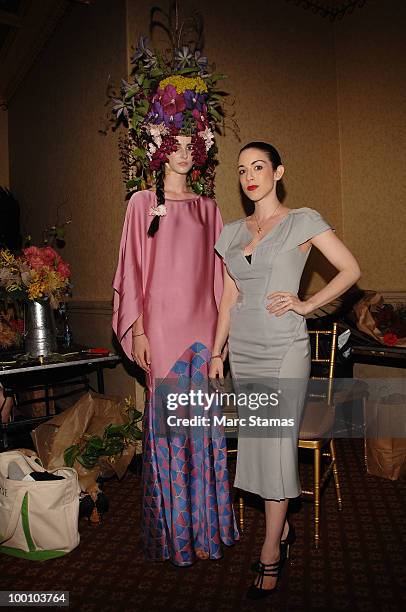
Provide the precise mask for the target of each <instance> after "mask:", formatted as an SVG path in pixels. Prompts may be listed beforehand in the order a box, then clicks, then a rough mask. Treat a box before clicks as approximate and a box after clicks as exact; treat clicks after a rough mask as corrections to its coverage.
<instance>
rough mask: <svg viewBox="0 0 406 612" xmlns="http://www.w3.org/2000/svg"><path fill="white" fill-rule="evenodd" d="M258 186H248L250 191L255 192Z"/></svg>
mask: <svg viewBox="0 0 406 612" xmlns="http://www.w3.org/2000/svg"><path fill="white" fill-rule="evenodd" d="M257 187H258V185H248V187H247V190H248V191H254V189H257Z"/></svg>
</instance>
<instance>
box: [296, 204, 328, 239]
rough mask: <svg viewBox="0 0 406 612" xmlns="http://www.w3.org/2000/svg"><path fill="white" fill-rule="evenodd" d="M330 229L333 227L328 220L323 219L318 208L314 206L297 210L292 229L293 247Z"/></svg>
mask: <svg viewBox="0 0 406 612" xmlns="http://www.w3.org/2000/svg"><path fill="white" fill-rule="evenodd" d="M329 229H333V228H332V227H331V225H330V224H329V223H327V221H325V220H324V219H323V217H322V216H321V215H320V213H318V212H317V210H313V209H312V208H300V209H298V210H297V213H296V218H295V223H294V227H293V231H292V236H291V239H292V244H291V248H294V247H295V246H298V245H299V244H303V243H304V242H307V241H308V240H310V239H311V238H313V237H314V236H317V235H318V234H321V233H322V232H325V231H327V230H329Z"/></svg>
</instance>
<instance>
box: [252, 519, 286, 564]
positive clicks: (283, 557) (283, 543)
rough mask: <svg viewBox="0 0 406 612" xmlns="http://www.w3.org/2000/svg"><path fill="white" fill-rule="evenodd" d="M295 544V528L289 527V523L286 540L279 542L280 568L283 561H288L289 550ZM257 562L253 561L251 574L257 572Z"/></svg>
mask: <svg viewBox="0 0 406 612" xmlns="http://www.w3.org/2000/svg"><path fill="white" fill-rule="evenodd" d="M295 542H296V532H295V528H294V527H293V525H291V524H290V523H289V531H288V534H287V536H286V538H285V539H284V540H281V543H280V550H281V567H282V566H283V564H284V563H285V561H289V559H290V548H291V546H293V544H294V543H295ZM259 563H260V562H259V561H255V563H253V564H252V565H251V569H252V571H253V572H258V571H259Z"/></svg>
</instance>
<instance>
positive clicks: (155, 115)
mask: <svg viewBox="0 0 406 612" xmlns="http://www.w3.org/2000/svg"><path fill="white" fill-rule="evenodd" d="M131 63H132V64H133V65H134V68H133V70H132V72H131V78H130V80H129V82H127V81H125V80H122V81H121V97H120V98H118V97H113V113H114V116H115V117H114V121H115V123H116V127H118V126H119V125H120V124H124V125H125V126H126V127H127V128H128V134H127V137H126V138H122V139H121V142H120V157H121V162H122V166H123V173H124V177H125V181H126V187H127V190H128V192H129V194H131V193H133V192H135V191H139V190H141V189H148V188H149V187H151V186H152V185H153V184H154V183H155V182H156V179H157V174H159V173H160V171H161V170H162V169H163V167H164V164H165V162H166V161H167V159H168V155H170V153H171V152H173V151H175V150H176V136H178V135H187V136H191V137H192V145H193V150H192V155H193V162H194V163H193V169H192V172H191V173H190V177H189V179H188V180H189V181H190V186H191V188H192V189H193V190H194V191H195V192H196V193H198V194H199V195H201V194H203V195H208V196H213V195H214V168H215V165H216V163H217V162H216V153H217V147H216V145H215V142H214V133H215V131H220V124H221V123H222V121H223V119H224V111H223V106H222V100H223V98H224V96H225V95H226V94H225V93H224V92H222V91H220V90H219V89H218V88H217V82H218V81H219V80H220V79H223V78H224V76H222V75H220V74H214V73H212V72H209V70H208V61H207V58H206V57H204V56H203V55H202V53H201V52H200V51H199V50H198V49H195V50H193V49H192V48H191V47H190V46H187V45H182V46H180V47H177V46H176V45H173V48H172V49H171V50H170V51H169V52H166V53H162V52H160V51H157V50H153V49H151V48H150V47H149V46H148V39H147V38H143V37H141V38H140V40H139V43H138V46H137V48H136V50H135V53H134V55H133V57H132V58H131Z"/></svg>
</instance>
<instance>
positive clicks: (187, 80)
mask: <svg viewBox="0 0 406 612" xmlns="http://www.w3.org/2000/svg"><path fill="white" fill-rule="evenodd" d="M167 85H173V86H174V87H175V89H176V91H177V93H178V94H182V93H184V92H185V91H186V90H187V89H191V90H192V91H195V92H196V93H202V92H205V91H207V86H206V83H205V82H204V81H203V79H202V78H201V77H199V76H198V77H184V76H181V75H172V76H170V77H167V78H166V79H163V80H162V81H161V82H160V83H159V87H160V88H161V89H165V87H166V86H167Z"/></svg>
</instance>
